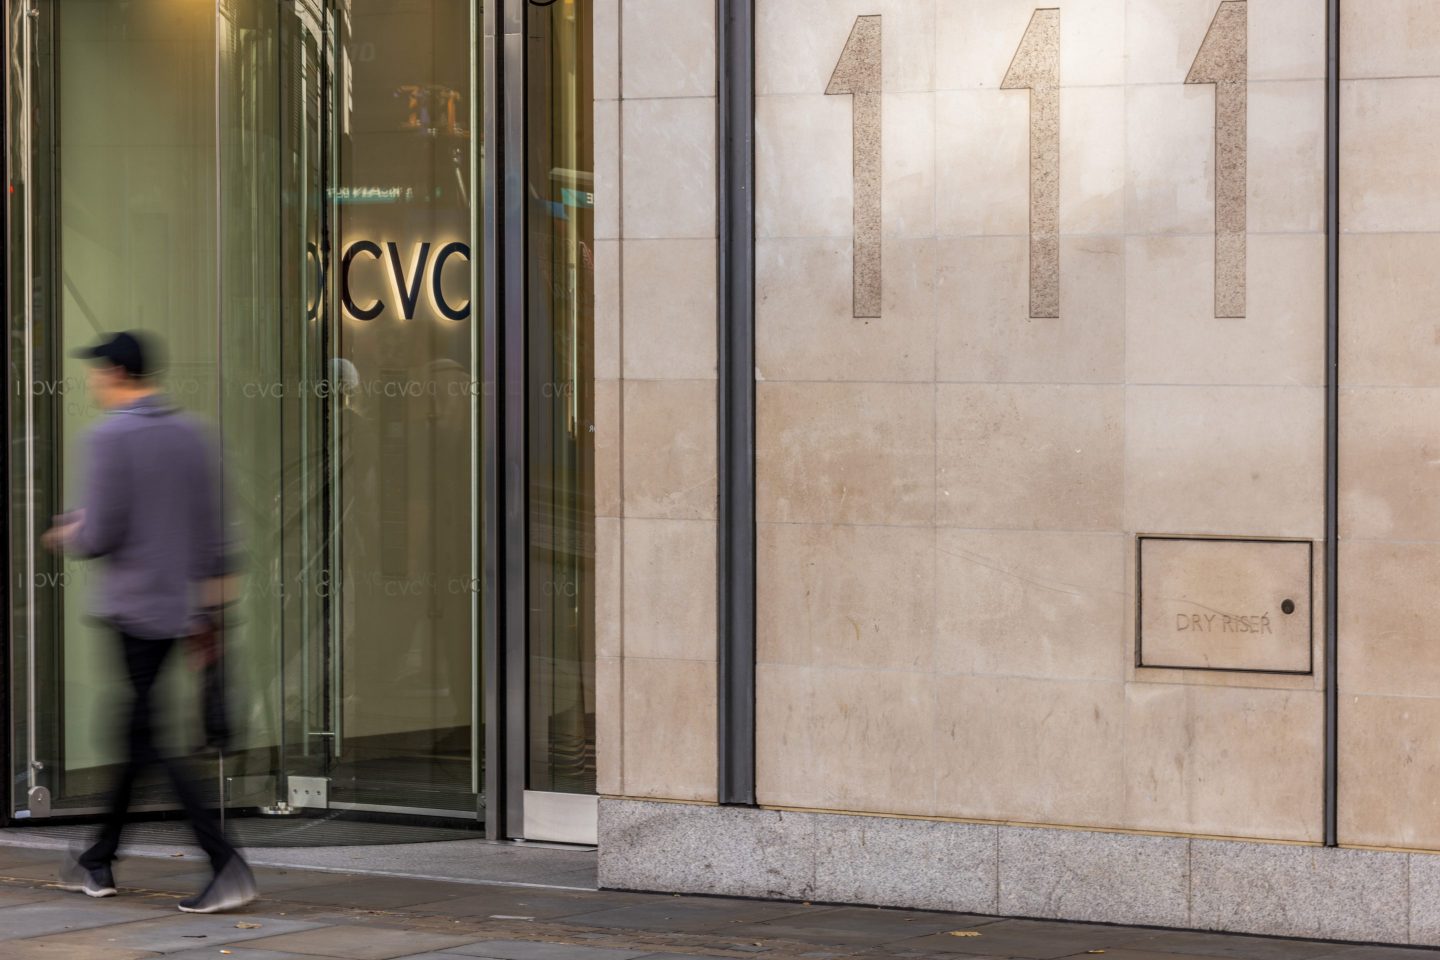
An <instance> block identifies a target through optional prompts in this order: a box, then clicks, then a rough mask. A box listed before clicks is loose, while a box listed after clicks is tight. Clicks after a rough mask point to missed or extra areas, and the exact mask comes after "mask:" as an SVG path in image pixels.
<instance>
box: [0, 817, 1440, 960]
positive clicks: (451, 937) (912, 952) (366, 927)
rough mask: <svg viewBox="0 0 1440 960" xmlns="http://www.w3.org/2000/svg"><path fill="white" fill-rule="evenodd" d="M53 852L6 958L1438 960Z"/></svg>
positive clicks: (1373, 950)
mask: <svg viewBox="0 0 1440 960" xmlns="http://www.w3.org/2000/svg"><path fill="white" fill-rule="evenodd" d="M56 863H57V855H56V852H55V851H53V850H42V849H35V848H33V847H20V846H10V845H0V960H37V958H38V960H143V958H154V957H165V958H167V960H168V958H173V960H199V958H217V957H225V958H228V960H325V958H332V960H399V958H405V960H421V958H424V960H475V958H477V957H478V958H492V960H640V958H644V960H680V958H689V957H743V958H755V957H761V958H767V960H827V958H837V960H838V958H882V957H895V958H902V957H903V958H907V960H970V958H976V960H978V958H982V957H989V958H1012V957H1013V958H1024V960H1058V958H1062V957H1080V958H1084V960H1090V958H1091V957H1094V956H1096V955H1097V954H1102V953H1103V954H1104V960H1187V958H1203V960H1214V958H1235V960H1322V958H1323V960H1436V958H1437V957H1440V954H1437V953H1436V952H1435V951H1430V950H1422V949H1408V948H1398V947H1367V946H1350V945H1340V944H1326V943H1316V942H1307V941H1293V940H1270V939H1261V938H1254V937H1236V936H1228V935H1224V934H1200V933H1183V932H1167V931H1161V930H1147V929H1136V928H1126V927H1103V926H1093V925H1086V924H1065V923H1052V922H1041V921H1028V920H1003V919H996V918H993V917H972V916H964V915H959V914H939V913H923V912H913V911H902V910H879V909H873V908H861V907H829V906H820V905H807V904H795V903H773V902H761V901H750V900H722V899H718V898H715V899H712V898H704V897H680V896H664V895H648V894H632V893H610V892H602V891H595V890H576V889H564V888H560V887H546V886H541V885H530V886H506V885H500V884H497V883H495V882H493V881H471V882H457V881H452V880H422V879H411V878H405V877H396V876H365V875H358V874H337V873H335V872H319V871H315V870H307V869H296V868H278V867H269V868H259V869H257V870H256V875H257V877H258V880H259V884H260V889H261V891H262V896H263V899H262V900H259V901H257V902H256V903H254V904H252V905H251V906H250V907H248V908H247V909H246V910H244V911H243V912H240V913H234V914H220V915H215V916H193V915H187V914H182V913H180V912H178V911H177V910H176V909H175V903H176V901H177V900H179V899H180V897H182V896H184V895H188V894H189V893H192V892H194V890H195V889H196V888H197V887H198V886H199V885H200V884H201V883H202V882H203V881H204V879H205V877H206V870H205V868H204V863H203V861H201V860H198V859H197V858H196V857H195V855H194V854H193V853H184V854H177V855H175V856H171V857H165V858H156V857H130V858H127V859H124V860H122V861H121V862H120V863H118V864H117V865H116V871H115V872H116V879H117V881H118V882H119V884H120V887H121V894H120V896H118V897H114V898H109V899H105V900H90V899H87V898H86V897H83V896H81V895H79V894H73V893H65V892H63V891H61V890H58V889H56V888H55V887H54V886H53V885H51V884H50V882H49V881H50V880H51V879H52V878H53V876H54V871H55V867H56Z"/></svg>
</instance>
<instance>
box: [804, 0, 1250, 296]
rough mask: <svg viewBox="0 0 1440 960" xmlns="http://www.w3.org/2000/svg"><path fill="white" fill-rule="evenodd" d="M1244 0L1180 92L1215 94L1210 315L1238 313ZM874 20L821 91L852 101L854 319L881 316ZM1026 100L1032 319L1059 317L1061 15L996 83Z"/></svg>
mask: <svg viewBox="0 0 1440 960" xmlns="http://www.w3.org/2000/svg"><path fill="white" fill-rule="evenodd" d="M1248 33H1249V30H1248V10H1247V0H1221V2H1220V5H1219V7H1218V9H1217V10H1216V12H1215V17H1214V19H1213V20H1212V21H1211V24H1210V29H1209V30H1208V32H1207V33H1206V35H1205V38H1204V40H1203V41H1202V42H1201V44H1200V49H1199V52H1198V53H1197V54H1196V56H1195V62H1194V64H1193V65H1192V66H1191V68H1190V71H1189V73H1188V74H1187V75H1186V77H1185V83H1186V84H1187V85H1195V84H1207V85H1213V86H1214V87H1215V198H1214V203H1215V316H1216V317H1217V318H1231V317H1234V318H1241V317H1244V316H1245V310H1246V276H1247V268H1246V229H1247V207H1246V204H1247V200H1246V187H1247V163H1248V158H1247V153H1248V144H1247V137H1248V122H1247V105H1248V99H1249V89H1248V81H1249V60H1248V56H1249V54H1248V44H1249V36H1248ZM880 39H881V18H880V17H879V16H865V17H858V18H856V21H855V26H854V27H853V28H852V30H851V32H850V37H849V39H848V40H847V41H846V43H845V48H844V50H843V51H842V52H841V55H840V60H839V62H838V63H837V64H836V65H835V72H834V74H833V75H832V76H831V78H830V83H829V85H828V86H827V88H826V90H825V92H826V93H827V94H849V95H851V96H852V97H853V98H854V100H853V104H854V105H853V111H854V113H853V120H852V129H853V136H854V146H853V150H854V178H855V183H854V196H855V241H854V264H853V267H852V270H853V278H854V309H853V314H854V316H855V317H856V318H873V317H879V316H880V304H881V289H882V279H881V278H882V274H881V258H880V246H881V222H880V216H881V214H880V209H881V207H880V200H881V180H882V170H883V168H882V166H881V160H882V156H881V136H880V129H881V126H880V124H881V103H882V94H881V90H882V83H881V78H882V69H881V67H882V62H881V43H880ZM1000 88H1001V89H1002V90H1028V91H1029V93H1030V316H1031V317H1032V318H1035V319H1047V318H1056V317H1059V316H1060V10H1059V9H1058V8H1055V7H1046V8H1040V9H1037V10H1036V11H1035V12H1034V14H1033V15H1032V16H1031V18H1030V23H1029V26H1027V27H1026V29H1025V33H1024V35H1023V36H1022V37H1021V39H1020V46H1019V47H1018V49H1017V50H1016V51H1015V57H1014V59H1013V60H1012V61H1011V63H1010V67H1009V69H1008V70H1007V71H1006V72H1005V77H1004V79H1003V81H1002V82H1001V84H1000Z"/></svg>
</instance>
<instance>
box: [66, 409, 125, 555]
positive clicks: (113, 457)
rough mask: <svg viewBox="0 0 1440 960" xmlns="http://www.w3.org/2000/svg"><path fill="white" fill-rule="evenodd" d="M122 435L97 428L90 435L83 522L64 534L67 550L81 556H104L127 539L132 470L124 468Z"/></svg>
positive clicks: (82, 513)
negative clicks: (126, 529) (97, 429)
mask: <svg viewBox="0 0 1440 960" xmlns="http://www.w3.org/2000/svg"><path fill="white" fill-rule="evenodd" d="M124 457H125V448H124V446H123V445H122V443H121V438H119V437H117V436H115V435H111V434H106V433H104V432H100V431H97V432H96V433H94V434H92V435H91V438H90V463H89V465H88V466H87V468H86V470H87V473H86V477H85V486H84V498H83V501H82V503H81V507H80V510H79V511H78V513H79V515H80V521H79V523H78V525H77V526H76V528H75V529H74V530H73V532H71V533H70V534H69V536H67V537H65V540H64V544H63V546H64V548H65V550H66V552H68V553H73V554H76V555H78V556H82V557H103V556H106V555H108V554H110V553H113V552H114V551H115V550H116V549H117V548H118V547H119V546H120V544H121V543H123V542H124V541H125V528H126V525H127V524H128V523H129V520H130V511H129V503H130V494H129V484H130V476H129V473H130V472H129V471H128V470H126V469H125V460H124Z"/></svg>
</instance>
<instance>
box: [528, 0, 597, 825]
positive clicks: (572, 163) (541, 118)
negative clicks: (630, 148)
mask: <svg viewBox="0 0 1440 960" xmlns="http://www.w3.org/2000/svg"><path fill="white" fill-rule="evenodd" d="M590 17H591V14H590V0H565V2H564V3H553V4H550V5H548V6H531V7H530V9H529V11H528V15H527V23H526V27H527V29H526V36H527V41H528V45H527V48H526V57H527V62H526V84H527V89H526V105H525V108H526V116H527V121H528V138H527V144H526V148H527V151H526V173H527V179H528V187H529V196H530V198H531V204H530V208H529V223H528V230H527V238H526V256H527V263H526V267H527V281H528V297H527V301H526V306H527V334H528V338H527V348H528V350H527V352H528V374H529V377H528V383H527V387H528V415H529V428H530V432H529V444H528V445H529V476H530V543H529V550H530V596H531V601H530V623H529V635H530V662H529V691H528V692H529V719H530V724H529V734H530V736H529V764H528V783H527V788H528V789H529V790H532V791H543V792H553V793H564V794H594V793H595V563H596V551H595V542H596V539H595V538H596V522H595V518H596V502H595V426H594V418H595V373H594V361H593V357H594V303H595V294H594V291H595V216H594V191H595V177H594V172H593V171H594V140H593V136H592V131H591V116H592V104H591V100H592V94H591V86H590V63H591V58H590ZM612 386H613V384H612ZM531 802H533V801H531ZM588 816H589V817H590V818H591V824H592V827H591V829H592V830H593V816H594V814H593V809H592V810H590V811H589V812H588Z"/></svg>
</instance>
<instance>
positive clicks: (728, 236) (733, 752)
mask: <svg viewBox="0 0 1440 960" xmlns="http://www.w3.org/2000/svg"><path fill="white" fill-rule="evenodd" d="M715 12H716V35H717V39H718V43H719V48H720V49H719V51H718V56H717V57H716V64H717V65H718V68H719V77H718V81H719V82H718V87H719V89H718V92H717V96H718V100H717V104H716V113H717V116H716V121H717V125H718V130H717V134H718V136H717V142H718V143H719V144H720V158H719V160H720V162H719V176H718V177H717V184H716V188H717V190H718V198H717V200H718V203H717V209H718V210H719V221H720V222H719V234H720V242H719V247H718V258H717V265H718V272H719V276H718V290H719V309H718V317H717V319H718V327H719V331H718V336H719V340H718V344H717V346H718V357H719V379H720V382H719V404H718V407H719V409H718V411H717V414H718V418H719V424H718V426H719V430H718V436H719V450H718V464H719V471H718V472H719V482H720V502H719V521H720V522H719V543H718V550H719V558H718V559H719V563H718V564H717V569H718V582H717V584H716V589H717V591H718V593H719V604H718V609H719V624H718V627H719V649H718V652H717V660H718V665H717V667H718V684H717V691H718V697H719V703H718V704H717V712H716V715H717V718H718V720H719V729H718V731H717V737H716V741H717V744H716V745H717V748H718V754H719V756H718V761H719V771H718V781H717V782H718V791H717V799H718V800H719V802H720V803H722V804H732V805H740V806H753V805H754V804H755V586H756V580H755V540H756V534H755V0H717V3H716V11H715Z"/></svg>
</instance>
